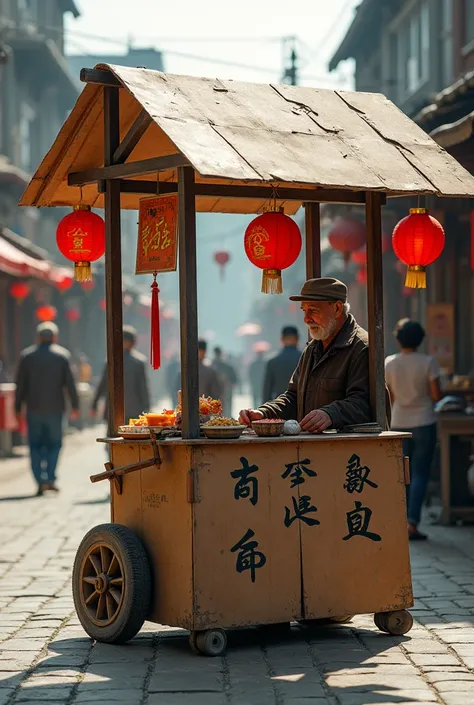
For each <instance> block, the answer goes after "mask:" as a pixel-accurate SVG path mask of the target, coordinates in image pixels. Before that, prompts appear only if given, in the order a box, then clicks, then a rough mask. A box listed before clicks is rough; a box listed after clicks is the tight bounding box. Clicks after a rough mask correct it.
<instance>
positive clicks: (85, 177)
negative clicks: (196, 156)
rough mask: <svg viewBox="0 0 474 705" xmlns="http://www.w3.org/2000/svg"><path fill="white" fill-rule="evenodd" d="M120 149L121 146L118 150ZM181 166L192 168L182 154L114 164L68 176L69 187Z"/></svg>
mask: <svg viewBox="0 0 474 705" xmlns="http://www.w3.org/2000/svg"><path fill="white" fill-rule="evenodd" d="M119 148H120V145H119V147H118V148H117V149H119ZM116 151H117V150H115V152H116ZM115 152H114V154H115ZM179 166H190V164H189V161H188V160H187V159H186V157H183V155H182V154H168V155H166V156H164V157H153V158H152V159H142V160H140V161H138V162H128V163H127V164H112V165H111V166H103V167H98V168H96V169H86V170H85V171H76V172H73V173H72V174H69V175H68V177H67V182H68V186H85V185H86V184H93V183H94V182H95V181H101V180H102V179H122V178H124V177H127V176H129V177H131V176H143V175H145V174H154V173H158V172H160V171H169V170H170V169H176V168H177V167H179Z"/></svg>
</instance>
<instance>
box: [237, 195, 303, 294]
mask: <svg viewBox="0 0 474 705" xmlns="http://www.w3.org/2000/svg"><path fill="white" fill-rule="evenodd" d="M301 244H302V242H301V233H300V230H299V228H298V226H297V224H296V223H295V221H294V220H292V219H291V218H290V217H288V216H287V215H285V214H284V213H283V210H282V209H280V210H279V211H268V212H267V213H263V215H259V216H258V217H257V218H255V219H254V220H252V222H251V223H250V224H249V225H248V227H247V229H246V231H245V238H244V247H245V254H246V255H247V257H248V258H249V260H250V261H251V262H252V264H254V265H255V266H256V267H259V268H260V269H263V276H262V293H264V294H281V293H282V292H283V287H282V281H281V270H282V269H286V268H287V267H291V265H292V264H293V263H294V262H296V260H297V259H298V255H299V253H300V252H301Z"/></svg>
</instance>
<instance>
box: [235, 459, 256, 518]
mask: <svg viewBox="0 0 474 705" xmlns="http://www.w3.org/2000/svg"><path fill="white" fill-rule="evenodd" d="M240 462H241V464H242V467H241V468H239V469H238V470H233V471H232V472H231V473H230V475H231V477H233V478H234V479H235V480H238V482H237V483H236V485H235V487H234V499H240V498H243V499H247V497H248V499H249V502H250V503H251V504H253V505H254V506H255V505H256V504H257V502H258V479H257V478H256V477H253V476H252V477H251V475H252V473H254V472H257V470H258V465H249V461H248V460H247V458H240Z"/></svg>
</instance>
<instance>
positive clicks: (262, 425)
mask: <svg viewBox="0 0 474 705" xmlns="http://www.w3.org/2000/svg"><path fill="white" fill-rule="evenodd" d="M284 425H285V422H284V421H273V422H270V421H252V429H253V430H254V431H255V433H256V434H257V436H281V435H282V433H283V426H284Z"/></svg>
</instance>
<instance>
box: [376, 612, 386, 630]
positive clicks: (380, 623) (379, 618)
mask: <svg viewBox="0 0 474 705" xmlns="http://www.w3.org/2000/svg"><path fill="white" fill-rule="evenodd" d="M374 624H375V626H376V627H377V629H379V630H380V631H381V632H384V633H385V634H388V631H387V630H386V629H385V627H384V612H376V613H375V614H374Z"/></svg>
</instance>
